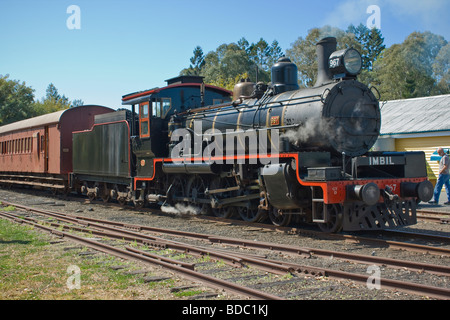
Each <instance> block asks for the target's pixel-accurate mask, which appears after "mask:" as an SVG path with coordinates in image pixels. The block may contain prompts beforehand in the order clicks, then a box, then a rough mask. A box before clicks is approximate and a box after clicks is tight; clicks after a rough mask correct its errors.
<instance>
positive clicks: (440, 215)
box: [417, 209, 450, 224]
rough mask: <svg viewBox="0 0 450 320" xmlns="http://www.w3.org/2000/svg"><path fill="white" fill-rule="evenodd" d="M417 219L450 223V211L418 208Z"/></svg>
mask: <svg viewBox="0 0 450 320" xmlns="http://www.w3.org/2000/svg"><path fill="white" fill-rule="evenodd" d="M417 219H421V220H426V221H432V222H437V223H442V224H449V223H450V213H448V212H439V211H433V210H425V209H421V210H417Z"/></svg>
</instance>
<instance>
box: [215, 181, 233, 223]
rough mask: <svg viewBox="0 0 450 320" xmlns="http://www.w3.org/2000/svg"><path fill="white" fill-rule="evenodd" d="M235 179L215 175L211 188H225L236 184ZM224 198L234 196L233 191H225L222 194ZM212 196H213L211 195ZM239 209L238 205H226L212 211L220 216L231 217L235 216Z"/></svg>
mask: <svg viewBox="0 0 450 320" xmlns="http://www.w3.org/2000/svg"><path fill="white" fill-rule="evenodd" d="M233 181H234V179H230V178H221V177H215V178H214V179H213V180H212V181H211V184H210V186H209V188H210V190H214V189H224V188H229V187H232V186H234V184H233ZM220 195H221V196H222V197H221V198H222V199H227V198H229V197H232V196H233V192H230V191H228V192H223V193H221V194H220ZM210 197H213V196H211V195H210ZM236 212H237V210H236V207H233V206H225V207H221V208H212V213H213V214H214V215H215V216H216V217H219V218H225V219H229V218H231V217H233V216H234V215H235V214H236Z"/></svg>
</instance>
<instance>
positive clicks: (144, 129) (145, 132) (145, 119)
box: [139, 102, 150, 137]
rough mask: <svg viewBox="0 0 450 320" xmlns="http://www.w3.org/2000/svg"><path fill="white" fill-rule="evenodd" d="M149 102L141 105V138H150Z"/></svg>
mask: <svg viewBox="0 0 450 320" xmlns="http://www.w3.org/2000/svg"><path fill="white" fill-rule="evenodd" d="M148 112H149V110H148V102H145V103H142V104H140V105H139V124H140V129H141V137H150V128H149V125H150V124H149V120H150V117H149V114H148Z"/></svg>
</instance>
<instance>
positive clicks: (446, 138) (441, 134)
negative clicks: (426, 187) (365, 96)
mask: <svg viewBox="0 0 450 320" xmlns="http://www.w3.org/2000/svg"><path fill="white" fill-rule="evenodd" d="M380 108H381V133H380V137H379V138H378V141H377V142H376V144H375V146H374V150H375V151H424V152H425V155H426V160H427V169H428V178H429V179H430V181H431V182H432V183H433V184H435V183H436V180H437V177H438V175H439V173H438V171H439V170H438V168H439V160H440V157H439V156H436V155H437V153H436V149H437V148H438V147H442V148H444V149H447V150H446V151H447V152H448V149H450V94H448V95H439V96H431V97H422V98H413V99H403V100H391V101H385V102H380Z"/></svg>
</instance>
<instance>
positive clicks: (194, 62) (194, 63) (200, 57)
mask: <svg viewBox="0 0 450 320" xmlns="http://www.w3.org/2000/svg"><path fill="white" fill-rule="evenodd" d="M193 53H194V56H193V57H192V58H191V59H190V62H191V64H190V65H189V68H186V69H183V70H182V71H181V72H180V75H190V76H199V75H200V73H201V70H202V68H203V66H204V65H205V56H204V54H203V50H202V48H201V47H200V46H196V47H195V49H194V51H193Z"/></svg>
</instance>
